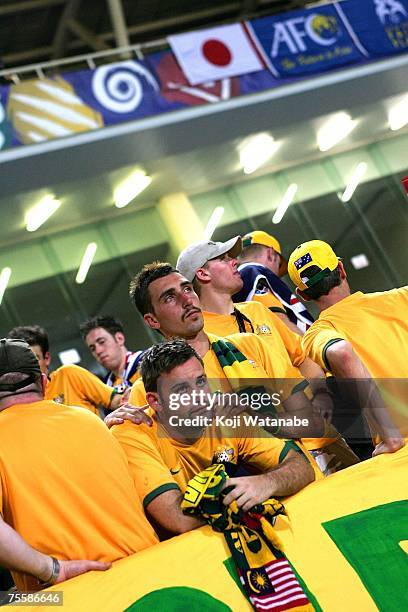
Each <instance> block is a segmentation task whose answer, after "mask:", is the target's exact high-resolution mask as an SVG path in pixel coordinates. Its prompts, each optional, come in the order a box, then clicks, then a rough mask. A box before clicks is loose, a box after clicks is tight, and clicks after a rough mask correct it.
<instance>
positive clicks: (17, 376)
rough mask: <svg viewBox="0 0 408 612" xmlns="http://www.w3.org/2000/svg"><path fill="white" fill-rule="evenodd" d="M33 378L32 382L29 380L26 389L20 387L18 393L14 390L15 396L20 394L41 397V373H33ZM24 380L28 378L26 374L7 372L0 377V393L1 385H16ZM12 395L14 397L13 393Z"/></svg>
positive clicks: (0, 391)
mask: <svg viewBox="0 0 408 612" xmlns="http://www.w3.org/2000/svg"><path fill="white" fill-rule="evenodd" d="M33 377H34V380H33V379H30V382H28V384H27V386H26V387H20V388H19V390H18V392H17V389H16V392H15V395H20V394H21V393H38V394H41V395H42V394H43V387H42V376H41V372H38V373H33ZM26 378H28V379H29V378H30V377H29V375H28V374H25V373H23V372H7V373H6V374H3V375H2V376H0V393H2V390H1V385H14V384H18V383H20V382H23V380H25V379H26ZM12 395H14V393H12ZM0 399H1V395H0Z"/></svg>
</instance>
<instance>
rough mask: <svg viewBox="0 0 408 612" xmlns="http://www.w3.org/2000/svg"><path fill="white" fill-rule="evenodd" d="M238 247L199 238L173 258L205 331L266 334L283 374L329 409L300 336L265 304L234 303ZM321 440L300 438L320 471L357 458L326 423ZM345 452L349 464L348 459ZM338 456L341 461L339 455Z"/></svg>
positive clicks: (238, 278) (239, 281)
mask: <svg viewBox="0 0 408 612" xmlns="http://www.w3.org/2000/svg"><path fill="white" fill-rule="evenodd" d="M240 251H241V238H239V237H235V238H232V239H231V240H228V241H226V242H224V243H223V242H214V241H202V242H198V243H195V244H191V245H190V246H188V247H186V248H185V249H184V250H183V251H182V252H181V253H180V255H179V258H178V260H177V266H176V267H177V270H178V271H179V272H180V273H181V274H183V276H185V277H186V278H187V279H188V280H190V281H192V283H193V287H194V289H195V291H196V293H197V295H198V296H199V298H200V304H201V307H202V308H203V316H204V330H205V331H207V332H211V333H214V334H217V335H219V336H226V335H229V334H232V333H236V332H252V333H255V334H257V335H259V336H261V337H262V338H264V339H265V340H266V341H267V342H268V343H269V344H270V347H271V351H273V356H274V359H279V360H280V361H281V362H283V363H285V362H286V368H287V369H286V373H285V377H286V378H301V377H302V376H303V377H305V378H306V379H307V380H308V381H309V384H310V386H311V388H312V390H313V393H314V394H316V396H315V397H314V398H313V401H314V405H315V406H316V407H317V408H318V409H320V410H321V411H322V413H323V414H325V412H326V411H327V410H331V409H332V399H331V397H330V396H329V394H328V390H327V387H326V380H325V376H324V373H323V370H322V369H321V368H320V366H318V365H317V364H315V363H314V361H312V360H311V359H309V358H307V357H306V354H305V351H304V349H303V348H302V341H301V336H299V335H298V334H295V333H293V332H292V331H291V330H290V329H288V327H287V326H286V325H285V324H284V323H283V321H281V320H280V319H279V318H277V317H276V315H275V314H274V313H272V312H271V311H270V310H269V309H268V308H266V307H265V306H264V305H263V304H261V303H259V302H253V301H250V302H243V303H236V304H235V305H234V303H233V301H232V296H233V295H234V294H235V293H236V292H237V291H238V290H239V289H240V288H242V285H243V281H242V279H241V276H240V274H239V272H238V264H237V259H236V256H237V255H239V253H240ZM327 432H328V435H327V436H326V437H324V438H312V439H306V440H302V441H303V443H304V444H305V445H306V448H307V449H308V450H310V451H312V452H313V456H314V457H315V458H316V460H317V461H318V463H319V466H320V468H321V469H322V471H323V472H324V473H325V474H326V475H328V474H330V473H333V472H334V471H336V470H339V469H343V468H344V467H347V466H348V465H353V464H354V463H355V462H356V457H355V455H354V453H352V451H351V450H350V449H349V447H348V446H347V444H346V443H345V441H343V440H342V439H341V437H340V435H339V434H338V432H337V431H336V430H335V429H334V428H333V427H330V426H329V425H327ZM347 455H349V456H350V461H351V463H348V462H347ZM340 457H341V459H340Z"/></svg>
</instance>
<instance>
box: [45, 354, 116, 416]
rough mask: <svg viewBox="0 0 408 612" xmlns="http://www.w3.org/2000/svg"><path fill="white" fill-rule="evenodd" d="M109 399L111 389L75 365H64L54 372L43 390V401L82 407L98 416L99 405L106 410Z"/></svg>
mask: <svg viewBox="0 0 408 612" xmlns="http://www.w3.org/2000/svg"><path fill="white" fill-rule="evenodd" d="M111 397H112V388H111V387H108V386H107V385H105V384H104V383H103V382H102V381H101V380H99V378H98V377H97V376H95V375H94V374H92V373H91V372H88V370H85V368H81V367H80V366H77V365H64V366H61V367H60V368H58V370H55V372H53V373H52V374H51V376H50V379H49V381H48V383H47V387H46V389H45V399H48V400H53V401H55V402H57V403H59V404H67V405H69V406H82V407H83V408H87V409H88V410H90V411H91V412H93V413H94V414H99V413H98V406H99V405H102V406H104V407H105V408H108V407H109V405H110V402H111Z"/></svg>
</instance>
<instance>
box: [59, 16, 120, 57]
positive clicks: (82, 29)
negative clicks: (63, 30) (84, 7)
mask: <svg viewBox="0 0 408 612" xmlns="http://www.w3.org/2000/svg"><path fill="white" fill-rule="evenodd" d="M66 25H67V28H68V29H69V30H70V32H72V34H75V35H76V36H77V37H78V38H79V39H80V40H82V42H84V43H85V44H86V45H88V47H90V48H91V49H93V50H94V51H104V50H106V49H110V47H109V45H108V44H106V42H104V41H103V40H102V39H101V38H99V36H97V35H96V34H95V33H94V32H91V30H89V29H88V28H87V27H86V26H84V25H82V23H80V22H79V21H77V20H76V19H74V18H72V19H68V21H67V24H66Z"/></svg>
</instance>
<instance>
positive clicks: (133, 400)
mask: <svg viewBox="0 0 408 612" xmlns="http://www.w3.org/2000/svg"><path fill="white" fill-rule="evenodd" d="M129 404H132V406H137V407H138V408H141V407H142V406H146V404H147V400H146V391H145V388H144V384H143V381H142V379H141V378H139V379H138V380H137V381H136V382H135V383H134V384H133V385H132V388H131V390H130V395H129Z"/></svg>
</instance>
